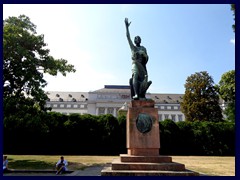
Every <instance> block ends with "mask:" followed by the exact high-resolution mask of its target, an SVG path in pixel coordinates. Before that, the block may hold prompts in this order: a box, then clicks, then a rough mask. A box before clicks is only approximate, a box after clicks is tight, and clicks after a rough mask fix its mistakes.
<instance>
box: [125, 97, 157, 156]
mask: <svg viewBox="0 0 240 180" xmlns="http://www.w3.org/2000/svg"><path fill="white" fill-rule="evenodd" d="M141 115H142V116H143V121H146V118H149V121H150V122H149V123H148V124H147V125H145V124H144V123H142V124H140V123H141V122H138V120H139V119H138V118H139V116H141ZM144 118H145V119H144ZM138 123H139V124H140V125H139V126H141V125H142V126H141V127H140V128H138ZM149 124H150V125H149ZM144 126H147V127H144ZM148 126H149V127H148ZM141 128H142V129H143V130H142V132H141ZM147 128H149V129H147ZM139 129H140V130H139ZM144 129H146V130H145V131H147V130H149V132H144ZM159 135H160V134H159V123H158V110H157V109H156V108H154V101H153V100H147V101H132V102H131V103H130V106H129V108H128V113H127V149H128V154H129V155H136V156H157V155H159V148H160V138H159Z"/></svg>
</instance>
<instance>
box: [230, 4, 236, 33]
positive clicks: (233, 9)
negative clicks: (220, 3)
mask: <svg viewBox="0 0 240 180" xmlns="http://www.w3.org/2000/svg"><path fill="white" fill-rule="evenodd" d="M231 10H232V11H233V16H234V18H233V19H234V21H235V4H231ZM232 28H233V31H234V32H235V23H234V24H233V25H232Z"/></svg>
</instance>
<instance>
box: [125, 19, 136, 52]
mask: <svg viewBox="0 0 240 180" xmlns="http://www.w3.org/2000/svg"><path fill="white" fill-rule="evenodd" d="M130 24H131V22H128V18H125V26H126V33H127V39H128V43H129V45H130V48H131V49H133V48H134V44H133V42H132V40H131V37H130V33H129V26H130Z"/></svg>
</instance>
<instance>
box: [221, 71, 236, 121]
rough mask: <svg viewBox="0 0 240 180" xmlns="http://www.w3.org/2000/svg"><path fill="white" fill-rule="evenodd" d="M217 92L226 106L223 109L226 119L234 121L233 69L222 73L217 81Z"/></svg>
mask: <svg viewBox="0 0 240 180" xmlns="http://www.w3.org/2000/svg"><path fill="white" fill-rule="evenodd" d="M218 92H219V94H220V97H221V98H222V99H223V100H224V101H225V103H226V105H227V107H226V109H225V110H224V113H225V115H226V116H227V119H228V120H230V121H232V122H234V121H235V70H231V71H228V72H226V73H224V74H223V75H222V77H221V80H220V81H219V85H218Z"/></svg>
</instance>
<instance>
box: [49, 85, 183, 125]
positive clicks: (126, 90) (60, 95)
mask: <svg viewBox="0 0 240 180" xmlns="http://www.w3.org/2000/svg"><path fill="white" fill-rule="evenodd" d="M47 95H48V98H49V99H48V101H47V102H46V106H47V107H51V108H52V111H55V112H60V113H63V114H71V113H80V114H92V115H101V114H112V115H113V116H115V117H116V116H117V115H118V111H119V109H120V108H121V107H123V105H124V104H125V105H127V104H129V103H130V101H131V96H130V87H129V86H119V85H105V86H104V88H102V89H99V90H96V91H92V92H56V91H49V92H47ZM146 97H147V98H151V99H153V100H154V101H155V108H157V109H158V115H159V121H162V120H164V119H172V120H173V121H175V122H178V121H184V120H185V116H184V114H183V113H182V112H181V110H180V102H181V101H182V97H183V94H160V93H154V94H151V93H147V94H146Z"/></svg>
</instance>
